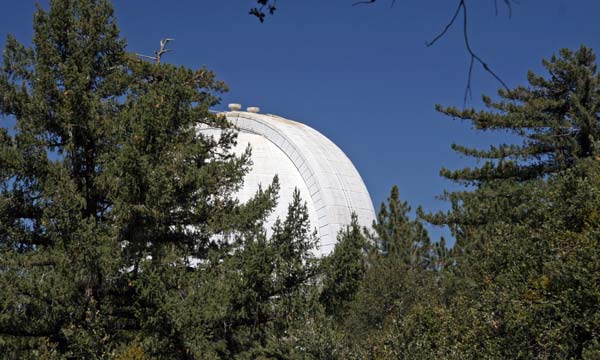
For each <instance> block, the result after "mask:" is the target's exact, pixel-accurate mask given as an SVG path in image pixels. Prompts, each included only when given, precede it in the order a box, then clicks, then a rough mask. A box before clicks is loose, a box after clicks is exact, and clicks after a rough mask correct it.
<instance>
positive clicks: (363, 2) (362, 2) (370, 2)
mask: <svg viewBox="0 0 600 360" xmlns="http://www.w3.org/2000/svg"><path fill="white" fill-rule="evenodd" d="M375 1H377V0H363V1H357V2H355V3H353V4H352V6H356V5H361V4H372V3H374V2H375Z"/></svg>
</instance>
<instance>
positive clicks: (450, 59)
mask: <svg viewBox="0 0 600 360" xmlns="http://www.w3.org/2000/svg"><path fill="white" fill-rule="evenodd" d="M352 1H353V0H329V1H323V0H303V1H298V0H279V1H278V11H277V13H276V15H275V16H274V17H272V18H268V19H267V21H266V22H265V23H264V24H260V23H259V22H258V21H257V19H255V18H253V17H251V16H249V15H248V14H247V13H248V9H249V8H250V7H251V6H253V5H254V0H229V1H223V0H177V1H173V0H170V1H167V0H152V1H148V0H115V5H116V14H117V18H118V21H119V24H120V26H121V30H122V34H123V35H124V36H125V37H126V38H127V40H128V44H129V45H128V47H129V50H130V51H133V52H141V53H152V50H153V49H155V48H156V47H157V45H158V41H159V39H160V38H163V37H172V38H175V39H176V41H175V42H174V43H173V46H172V47H173V48H174V49H175V52H174V53H172V54H169V55H167V57H166V58H165V60H166V61H169V62H172V63H176V64H184V65H186V66H190V67H200V66H202V65H206V66H207V67H208V68H210V69H212V70H214V71H215V72H216V73H217V75H218V77H219V78H220V79H222V80H224V81H225V82H227V84H228V85H229V87H230V89H231V90H230V92H229V93H227V94H225V95H224V96H223V104H222V106H220V107H218V109H225V108H226V104H227V103H229V102H239V103H242V104H243V105H244V106H251V105H254V106H260V107H261V109H262V111H264V112H268V113H273V114H279V115H282V116H285V117H288V118H291V119H296V120H299V121H301V122H304V123H306V124H308V125H310V126H312V127H314V128H315V129H317V130H319V131H321V132H322V133H323V134H325V135H326V136H328V137H329V138H331V139H332V140H333V141H334V142H335V143H337V144H338V145H339V146H340V147H341V148H342V149H343V150H344V151H345V152H346V153H347V154H348V156H349V157H350V158H351V159H352V161H353V162H354V164H355V166H356V167H357V168H358V170H359V171H360V173H361V174H362V176H363V179H364V180H365V182H366V184H367V187H368V188H369V191H370V193H371V196H372V198H373V200H374V202H375V207H376V208H378V207H379V203H380V202H381V201H382V200H384V199H385V198H386V196H387V194H388V192H389V190H390V188H391V186H392V185H394V184H397V185H398V186H399V187H400V192H401V196H402V197H403V198H404V199H406V200H408V201H409V202H410V203H411V205H413V208H414V207H416V206H417V205H419V204H420V205H423V207H424V208H425V209H428V210H438V209H444V208H446V207H447V205H446V204H444V203H443V202H441V201H438V200H436V199H435V197H436V195H439V194H440V193H441V192H442V191H443V190H444V189H452V188H455V187H453V185H452V184H451V183H449V182H448V181H445V180H444V179H442V178H440V177H439V176H438V172H439V169H440V167H442V166H446V167H449V168H457V167H461V166H464V165H466V164H473V162H472V161H469V160H468V159H463V158H461V157H460V156H458V155H457V154H454V153H453V152H452V151H451V150H450V144H451V143H452V142H459V143H462V144H469V145H481V146H488V145H489V144H491V143H493V142H494V140H498V139H501V137H500V136H499V135H495V134H487V135H486V136H481V135H477V134H475V133H474V132H472V131H470V128H469V126H468V124H461V123H460V122H458V121H453V120H451V119H449V118H446V117H444V116H443V115H441V114H438V113H436V112H435V110H434V105H435V104H436V103H440V104H444V105H458V106H462V102H463V92H464V89H465V82H466V78H467V67H468V61H469V57H468V55H467V53H466V50H465V48H464V46H463V43H462V32H461V28H460V27H459V26H458V27H456V28H454V29H453V30H451V31H450V33H448V35H447V36H446V37H445V38H444V39H442V40H441V41H440V42H439V43H438V44H437V45H436V46H435V47H432V48H426V47H425V42H426V41H427V40H430V39H431V38H432V37H433V36H434V35H435V34H436V33H437V32H439V31H440V30H441V29H442V28H443V26H444V25H445V24H446V22H447V21H448V19H449V17H450V16H451V15H452V13H453V11H454V9H455V5H456V1H451V0H397V1H396V4H395V6H394V8H390V6H389V5H390V3H391V0H387V1H385V0H379V1H378V2H377V3H376V4H374V5H368V6H356V7H353V6H351V3H352ZM498 2H499V3H500V4H502V2H503V1H498ZM46 3H47V2H46V1H42V4H46ZM2 5H3V6H2V11H1V12H0V43H1V44H0V45H2V46H3V42H4V38H5V35H6V34H7V33H9V32H10V33H13V34H15V35H16V36H17V37H18V38H19V39H20V40H21V41H23V42H28V41H29V40H30V39H31V34H32V30H31V20H32V14H33V11H34V2H33V1H29V0H5V1H3V4H2ZM598 14H600V1H598V0H520V1H519V4H515V5H514V8H513V16H512V18H510V19H509V18H508V16H507V12H506V9H505V8H504V7H502V6H500V14H499V15H498V16H495V15H494V6H493V0H484V1H482V0H478V1H475V0H472V1H469V15H470V21H471V24H470V35H471V42H472V45H473V47H474V48H475V49H476V50H477V51H478V52H479V54H480V55H481V56H482V57H483V58H484V59H486V60H487V61H488V62H489V63H490V64H491V65H492V66H493V68H494V69H495V70H496V71H497V72H498V73H499V74H500V75H501V76H502V78H503V79H504V80H505V81H506V82H507V83H508V84H509V86H515V85H518V84H522V83H524V81H525V75H526V72H527V70H529V69H532V70H534V71H541V65H540V60H541V59H542V58H545V57H548V56H550V55H551V54H552V53H553V52H555V51H556V50H558V49H559V48H561V47H570V48H575V47H578V46H579V45H581V44H586V45H589V46H591V47H593V48H595V49H596V50H597V51H600V23H599V22H598ZM458 25H460V24H458ZM473 76H474V77H473V93H474V99H473V101H471V102H470V103H469V104H470V105H473V106H479V105H480V101H479V98H480V95H481V94H482V93H486V94H490V95H493V94H495V91H496V89H497V87H498V84H497V83H496V82H495V81H494V80H493V79H492V78H491V77H490V76H489V75H487V74H486V73H484V72H483V71H481V69H480V68H476V70H475V71H474V73H473ZM439 233H440V231H439V230H435V231H434V235H437V234H439Z"/></svg>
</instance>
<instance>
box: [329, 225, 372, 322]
mask: <svg viewBox="0 0 600 360" xmlns="http://www.w3.org/2000/svg"><path fill="white" fill-rule="evenodd" d="M366 252H367V241H366V239H365V237H364V234H363V233H362V230H361V228H360V226H359V225H358V218H357V217H356V214H353V215H352V222H351V224H350V225H348V226H347V227H346V228H345V229H344V230H342V231H341V232H340V233H339V234H338V243H337V244H336V245H335V248H334V250H333V253H332V254H331V255H330V256H329V257H327V258H326V259H325V260H324V261H323V272H324V275H323V291H322V293H321V303H322V304H323V306H324V307H325V310H326V312H327V314H329V315H333V316H341V315H342V313H343V311H344V310H345V307H346V305H347V304H348V303H349V302H350V301H352V300H353V299H354V295H355V294H356V291H357V290H358V287H359V284H360V281H361V280H362V278H363V276H364V274H365V271H366V259H365V254H366Z"/></svg>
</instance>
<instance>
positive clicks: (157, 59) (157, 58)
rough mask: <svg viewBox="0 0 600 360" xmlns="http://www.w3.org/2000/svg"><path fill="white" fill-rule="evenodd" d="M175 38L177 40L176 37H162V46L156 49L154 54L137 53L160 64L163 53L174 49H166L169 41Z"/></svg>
mask: <svg viewBox="0 0 600 360" xmlns="http://www.w3.org/2000/svg"><path fill="white" fill-rule="evenodd" d="M173 40H175V39H169V38H165V39H161V40H160V48H159V49H158V50H154V56H149V55H144V54H135V55H136V56H139V57H142V58H146V59H151V60H154V62H155V63H156V64H160V61H161V59H162V57H163V55H165V54H167V53H170V52H172V51H173V50H172V49H166V47H167V45H168V44H169V42H171V41H173Z"/></svg>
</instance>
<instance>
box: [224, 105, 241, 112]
mask: <svg viewBox="0 0 600 360" xmlns="http://www.w3.org/2000/svg"><path fill="white" fill-rule="evenodd" d="M227 107H228V108H229V110H231V111H240V109H241V108H242V105H240V104H229V105H227Z"/></svg>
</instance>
